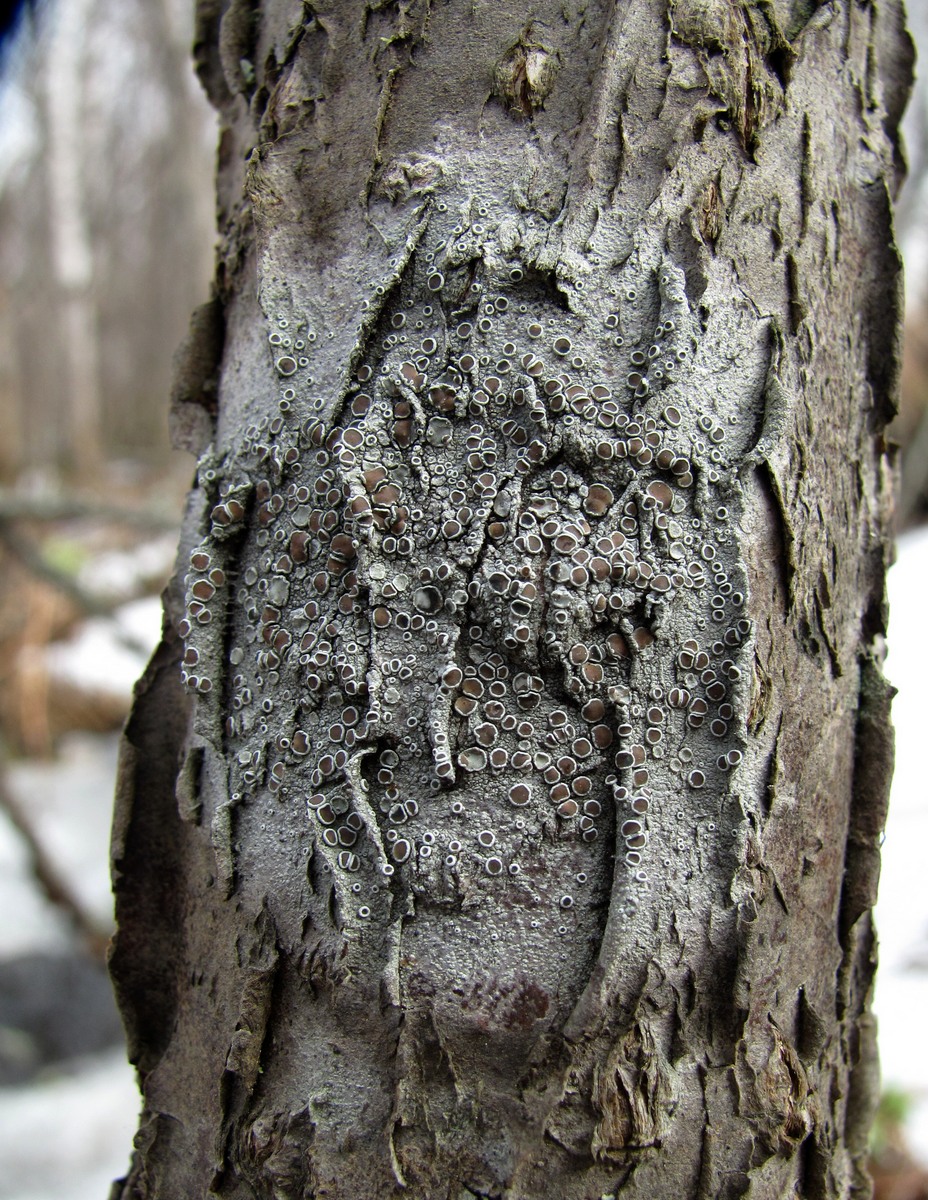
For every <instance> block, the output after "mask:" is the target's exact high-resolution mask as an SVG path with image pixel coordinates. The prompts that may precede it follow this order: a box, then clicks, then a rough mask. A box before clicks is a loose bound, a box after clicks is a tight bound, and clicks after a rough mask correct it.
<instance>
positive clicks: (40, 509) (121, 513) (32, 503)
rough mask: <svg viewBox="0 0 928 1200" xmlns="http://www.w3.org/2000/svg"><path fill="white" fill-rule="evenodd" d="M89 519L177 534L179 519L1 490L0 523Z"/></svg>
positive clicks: (77, 498)
mask: <svg viewBox="0 0 928 1200" xmlns="http://www.w3.org/2000/svg"><path fill="white" fill-rule="evenodd" d="M78 519H92V520H100V521H112V522H114V523H115V524H123V525H133V526H136V527H138V528H141V529H152V530H159V531H161V530H163V531H165V532H170V531H172V530H176V529H177V528H178V526H179V524H180V515H179V514H177V513H171V512H168V511H167V510H166V509H163V508H131V507H130V508H124V507H121V506H120V505H117V504H105V503H103V502H102V501H100V500H94V499H89V498H86V497H83V496H69V495H64V496H29V495H23V494H22V493H21V492H16V491H11V490H8V489H6V488H0V520H2V521H71V520H78Z"/></svg>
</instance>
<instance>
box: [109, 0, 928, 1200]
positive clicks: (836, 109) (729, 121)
mask: <svg viewBox="0 0 928 1200" xmlns="http://www.w3.org/2000/svg"><path fill="white" fill-rule="evenodd" d="M199 20H200V26H199V44H198V48H197V52H198V59H199V66H200V71H201V76H202V78H203V80H204V82H205V85H206V87H207V89H208V91H209V93H210V95H211V97H212V98H213V100H214V102H215V103H216V104H217V106H218V107H219V109H220V112H221V113H222V116H223V119H224V121H225V126H226V128H225V132H224V134H223V137H222V142H221V151H220V171H219V196H220V208H221V221H222V225H221V233H222V242H221V247H220V260H219V268H218V278H217V292H216V299H215V300H214V301H213V303H212V304H211V305H210V306H209V307H208V308H206V309H203V310H200V311H199V312H198V314H197V316H196V319H195V321H194V328H193V332H192V334H191V338H190V340H189V341H188V343H187V345H186V347H185V350H184V353H183V354H182V355H181V358H180V360H179V365H178V377H177V387H176V389H175V414H174V419H175V430H176V434H177V437H178V439H179V440H180V441H182V442H183V443H184V444H186V445H188V446H191V447H195V448H196V449H197V451H198V452H201V458H200V462H199V466H198V472H197V481H196V486H195V487H194V489H193V491H192V493H191V497H190V504H189V510H188V517H187V521H186V525H185V532H184V535H183V539H182V547H181V557H180V560H179V561H180V566H179V570H178V574H177V577H176V580H175V583H174V585H173V586H172V587H171V588H170V589H169V592H168V594H167V616H166V623H165V637H164V642H163V644H162V646H161V648H160V650H159V651H158V653H157V654H156V656H155V658H154V660H153V662H152V664H151V667H150V669H149V671H148V674H147V675H146V677H145V679H144V680H143V682H142V683H141V685H140V687H139V690H138V695H137V699H136V705H135V710H134V713H133V715H132V717H131V718H130V721H129V724H128V727H127V730H126V737H125V748H124V755H123V760H122V773H121V784H120V791H119V800H118V807H117V816H116V823H115V834H114V846H113V859H114V875H115V886H116V894H117V907H118V919H119V925H120V931H119V934H118V936H117V939H116V943H115V947H114V950H113V955H112V969H113V975H114V979H115V981H116V986H117V989H118V993H119V998H120V1003H121V1005H122V1010H123V1014H124V1017H125V1020H126V1024H127V1028H128V1031H129V1039H130V1049H131V1056H132V1059H133V1061H134V1062H135V1063H137V1065H138V1068H139V1072H140V1077H141V1080H142V1086H143V1091H144V1097H145V1108H144V1113H143V1117H142V1124H141V1130H140V1133H139V1135H138V1138H137V1141H136V1147H137V1148H136V1152H135V1155H134V1159H133V1164H132V1168H131V1171H130V1174H129V1176H128V1178H127V1180H125V1181H123V1182H122V1183H121V1184H119V1185H117V1186H116V1188H115V1191H114V1195H115V1196H119V1197H124V1198H126V1200H128V1198H129V1197H159V1198H164V1200H169V1198H171V1200H173V1198H174V1197H181V1196H183V1197H187V1196H191V1197H192V1196H202V1195H209V1196H213V1197H223V1198H230V1200H231V1198H235V1200H243V1198H245V1197H275V1198H277V1197H280V1198H283V1197H287V1198H291V1197H310V1196H312V1197H320V1198H321V1197H333V1198H339V1200H349V1198H351V1200H362V1198H363V1200H379V1198H386V1197H399V1196H404V1197H408V1198H409V1200H426V1198H427V1200H439V1198H441V1200H445V1198H448V1200H462V1198H465V1197H471V1196H495V1197H503V1196H505V1197H509V1198H511V1200H516V1198H518V1200H530V1198H535V1197H539V1198H540V1197H545V1198H549V1200H595V1198H597V1197H601V1196H602V1197H608V1196H621V1197H622V1198H623V1200H630V1198H632V1197H634V1198H636V1200H638V1198H641V1200H655V1198H667V1200H682V1198H684V1197H693V1198H695V1197H701V1198H705V1200H710V1198H711V1200H717V1198H729V1197H735V1196H749V1197H751V1198H752V1200H761V1198H770V1200H779V1198H781V1197H787V1196H802V1197H804V1198H806V1200H813V1198H814V1200H819V1198H821V1200H824V1198H826V1197H839V1196H841V1197H846V1196H866V1195H869V1184H868V1180H867V1176H866V1172H865V1167H864V1156H865V1151H866V1139H867V1131H868V1125H869V1120H870V1114H871V1110H872V1105H873V1102H874V1099H875V1093H876V1088H877V1067H876V1052H875V1043H874V1029H873V1022H872V1019H871V1017H870V1015H869V1013H868V1001H869V991H870V986H871V982H872V976H873V969H874V961H875V959H874V955H875V950H874V938H873V933H872V929H871V924H870V916H869V908H870V905H871V904H872V902H873V899H874V894H875V888H876V881H877V875H878V840H879V836H880V830H881V827H882V824H883V819H884V815H885V802H886V795H887V790H888V785H889V775H890V771H891V759H892V749H891V734H890V730H889V721H888V708H889V698H890V689H889V688H888V686H887V684H886V683H885V682H884V681H883V679H882V676H881V674H880V669H879V660H880V650H881V645H882V635H883V631H884V620H885V611H884V586H883V585H884V568H885V564H886V559H887V545H888V537H889V513H888V508H889V495H890V477H891V470H890V466H889V464H888V460H887V455H886V447H885V444H884V442H883V440H882V430H883V428H884V425H885V423H886V421H887V419H888V418H889V417H890V416H891V414H892V412H893V407H894V396H895V389H896V378H897V371H898V351H899V346H898V321H899V305H900V287H899V285H900V275H899V263H898V258H897V255H896V253H895V251H894V248H893V244H892V217H891V196H892V194H893V191H894V188H895V185H896V182H897V177H898V169H899V157H900V156H899V151H898V147H897V145H896V142H895V136H896V127H897V122H898V119H899V116H900V111H901V108H902V106H903V103H904V99H905V95H906V91H907V87H908V83H909V77H910V69H911V53H910V47H909V42H908V39H907V37H906V34H905V32H904V29H903V27H902V24H901V13H900V10H899V5H898V4H897V3H895V2H892V0H887V3H879V4H877V3H865V2H862V0H836V2H835V3H833V4H828V5H824V6H821V7H817V6H816V5H815V4H814V3H799V2H794V3H790V2H788V0H740V3H735V2H734V0H672V2H671V3H670V4H669V6H668V4H667V3H665V2H664V0H615V2H613V3H607V2H606V0H588V2H582V3H581V2H579V0H578V2H574V0H568V2H567V3H563V2H562V0H556V2H555V0H538V2H537V3H535V4H533V6H531V7H530V8H526V7H525V6H522V5H516V4H510V3H503V2H497V3H492V4H475V3H464V2H463V0H436V2H430V0H400V2H399V3H396V2H390V3H387V2H379V3H367V4H364V3H361V2H360V0H318V2H314V3H312V4H299V3H294V2H291V0H264V2H263V3H258V2H256V0H254V2H253V0H232V2H231V3H222V2H220V0H200V6H199Z"/></svg>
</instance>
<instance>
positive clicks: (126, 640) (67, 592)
mask: <svg viewBox="0 0 928 1200" xmlns="http://www.w3.org/2000/svg"><path fill="white" fill-rule="evenodd" d="M0 543H2V544H3V545H4V546H6V548H7V549H8V550H9V551H10V553H11V554H12V555H14V557H16V558H17V559H19V561H20V563H21V564H22V565H23V566H24V567H25V568H26V570H27V571H29V573H30V574H32V575H34V576H35V577H36V578H37V579H41V580H42V581H43V582H45V583H48V584H50V585H51V586H52V587H53V588H55V589H56V590H57V591H59V592H61V593H62V594H63V595H64V596H66V597H67V598H68V599H69V600H70V601H71V603H72V604H73V605H74V606H75V607H76V608H77V609H78V610H79V611H81V612H82V613H84V614H85V615H86V616H89V617H108V618H111V619H112V618H113V613H114V611H115V610H116V609H117V608H120V607H121V606H122V605H123V604H125V597H119V598H118V599H112V600H107V599H104V598H103V597H102V596H97V595H94V593H93V592H90V591H88V590H87V588H85V587H83V586H82V585H81V584H80V583H78V582H77V580H76V579H74V578H73V577H72V576H71V575H68V574H66V572H64V571H61V570H59V569H58V568H57V567H55V566H53V565H52V564H51V563H50V562H49V561H48V559H46V558H45V557H44V556H43V555H42V554H41V552H40V551H39V550H37V549H36V548H35V546H34V545H33V544H32V542H31V541H30V540H29V538H27V537H25V536H24V535H23V534H22V533H20V532H19V531H18V530H16V529H14V528H13V526H12V525H11V524H10V523H9V522H8V521H6V520H4V519H3V517H2V516H0ZM116 627H117V630H118V636H119V640H120V642H121V643H122V644H123V645H124V646H125V647H126V649H127V650H132V651H133V652H134V653H136V654H141V655H142V656H143V657H146V658H147V657H148V648H147V647H146V646H144V645H143V644H142V642H141V641H139V639H138V638H135V637H133V636H132V635H131V634H130V633H127V632H126V631H125V630H124V629H122V627H121V626H120V625H119V624H118V622H117V623H116Z"/></svg>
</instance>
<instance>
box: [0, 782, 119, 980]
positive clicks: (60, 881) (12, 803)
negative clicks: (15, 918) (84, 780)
mask: <svg viewBox="0 0 928 1200" xmlns="http://www.w3.org/2000/svg"><path fill="white" fill-rule="evenodd" d="M0 809H2V810H3V812H5V813H6V814H7V816H8V817H9V818H10V822H11V823H12V825H13V826H14V828H15V829H16V831H17V833H19V835H20V837H21V838H22V839H23V841H24V842H25V844H26V848H27V850H28V852H29V867H30V870H31V871H32V874H33V876H34V877H35V880H36V882H37V883H38V885H39V887H40V888H41V890H42V893H43V895H44V896H45V897H46V899H48V900H49V901H50V902H51V903H52V904H54V905H55V907H56V908H58V909H60V910H61V911H62V912H63V913H64V914H65V916H66V917H67V918H68V920H69V921H70V922H71V924H72V925H73V926H74V929H75V930H76V931H77V933H78V935H79V936H80V938H81V939H82V940H83V942H84V944H85V946H86V947H87V949H88V951H89V952H90V953H91V954H92V955H93V957H94V958H96V959H98V960H100V961H102V960H103V959H104V957H105V954H106V946H107V943H108V941H109V931H108V930H107V929H105V928H104V927H103V926H102V925H101V924H100V923H99V922H98V921H97V920H96V918H95V917H94V916H93V915H92V914H91V913H89V912H88V911H87V909H86V908H85V906H84V904H83V901H81V900H80V898H79V897H78V896H77V895H76V894H75V893H74V892H73V891H72V890H71V887H70V885H69V884H68V882H67V880H66V879H65V878H64V877H63V875H62V874H61V872H60V871H59V870H58V867H57V866H56V865H55V863H54V862H52V860H51V858H50V856H49V854H48V852H47V851H46V849H45V847H44V846H43V845H42V843H41V841H40V840H39V838H38V835H37V834H36V832H35V830H34V829H33V828H32V825H31V824H30V823H29V819H28V818H27V816H26V813H25V810H24V808H23V806H22V805H21V804H20V803H19V801H18V800H16V799H15V798H14V796H13V794H12V792H11V791H10V788H9V785H8V783H7V780H6V774H5V772H4V771H3V768H2V764H0Z"/></svg>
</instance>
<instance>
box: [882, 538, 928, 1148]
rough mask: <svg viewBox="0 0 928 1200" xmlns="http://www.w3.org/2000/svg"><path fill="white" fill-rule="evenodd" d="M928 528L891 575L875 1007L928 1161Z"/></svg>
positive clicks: (891, 1072)
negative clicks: (888, 792)
mask: <svg viewBox="0 0 928 1200" xmlns="http://www.w3.org/2000/svg"><path fill="white" fill-rule="evenodd" d="M926 586H928V528H923V529H919V530H916V531H915V532H914V533H910V534H907V535H906V536H905V537H903V538H901V539H900V541H899V548H898V558H897V561H896V565H895V566H894V567H893V568H892V570H891V571H890V573H889V601H890V625H889V631H890V636H889V655H888V657H887V660H886V667H885V670H886V674H887V676H888V678H889V679H890V680H891V682H892V683H893V684H895V686H896V687H897V688H898V689H899V695H898V696H897V697H896V700H895V702H894V704H893V721H894V723H895V726H896V771H895V776H894V778H893V789H892V797H891V800H890V809H889V821H888V824H887V827H886V839H885V841H884V844H883V868H882V873H881V876H880V895H879V900H878V901H877V906H876V924H877V931H878V933H879V938H880V969H879V973H878V976H877V986H876V998H875V1009H876V1014H877V1017H878V1019H879V1033H880V1056H881V1059H882V1065H883V1083H884V1086H892V1087H896V1088H900V1089H901V1090H903V1091H905V1092H906V1093H908V1094H909V1095H910V1096H911V1097H912V1099H913V1101H914V1108H913V1111H912V1114H911V1118H910V1123H909V1127H908V1133H909V1136H910V1139H911V1142H912V1148H913V1150H914V1151H915V1152H916V1153H917V1155H918V1157H919V1158H920V1159H921V1160H922V1161H924V1162H926V1163H928V1039H926V1037H925V1019H926V1014H928V889H926V888H925V886H924V882H925V874H926V865H928V787H926V782H925V780H926V776H925V770H924V759H923V754H924V747H925V743H926V738H928V704H926V702H925V694H926V692H925V688H926V681H928V638H926V637H925V631H924V626H923V625H922V621H923V620H924V618H925V601H924V596H925V590H926Z"/></svg>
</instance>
